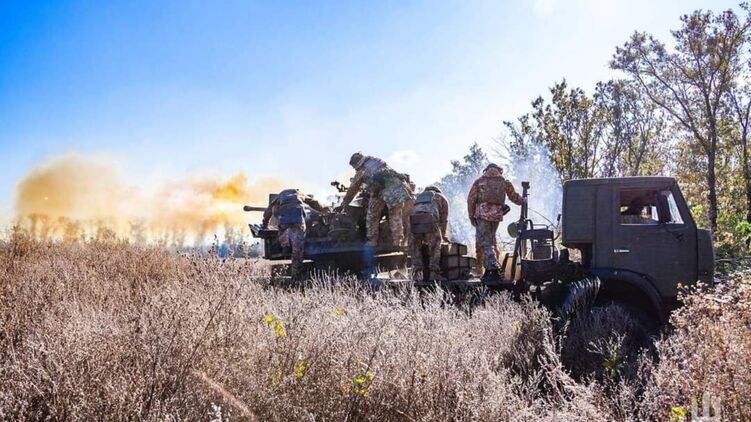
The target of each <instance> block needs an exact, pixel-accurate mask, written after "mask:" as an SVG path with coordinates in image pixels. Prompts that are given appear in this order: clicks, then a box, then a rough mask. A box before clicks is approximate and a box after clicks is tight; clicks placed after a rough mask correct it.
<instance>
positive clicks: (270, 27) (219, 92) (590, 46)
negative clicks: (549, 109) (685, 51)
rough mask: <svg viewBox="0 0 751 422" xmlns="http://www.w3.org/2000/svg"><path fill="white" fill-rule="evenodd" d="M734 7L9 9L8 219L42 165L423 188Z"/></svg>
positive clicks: (4, 113) (4, 54)
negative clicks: (371, 177) (70, 157)
mask: <svg viewBox="0 0 751 422" xmlns="http://www.w3.org/2000/svg"><path fill="white" fill-rule="evenodd" d="M734 5H735V2H732V1H696V0H684V1H680V0H673V1H659V2H654V1H644V0H637V1H623V2H611V1H605V0H572V1H562V0H536V1H522V0H511V1H500V2H476V1H456V2H438V1H431V2H420V1H417V2H388V1H383V2H339V1H337V2H334V1H331V2H327V1H324V2H312V1H311V2H302V1H301V2H281V1H266V2H252V1H217V2H207V1H204V2H194V1H186V0H181V1H140V0H139V1H127V2H91V1H80V2H78V1H69V2H63V1H57V2H56V1H45V2H35V1H18V2H16V1H7V0H0V157H2V166H0V217H2V216H8V215H10V214H11V213H12V203H13V192H14V188H15V185H16V183H17V182H18V180H19V179H20V178H22V177H23V175H24V174H25V173H26V172H28V171H29V169H31V168H32V167H33V166H34V165H36V164H38V163H40V162H43V161H45V160H48V159H50V158H53V157H56V156H59V155H61V154H66V153H79V154H84V155H96V156H106V157H109V158H112V159H114V161H116V162H118V163H120V165H121V166H122V168H123V169H124V172H125V173H126V174H127V175H129V177H132V178H134V179H143V180H154V179H155V178H156V179H158V178H170V177H175V176H178V175H183V174H185V173H189V172H198V171H211V172H215V173H218V174H227V175H229V174H233V173H235V172H237V171H244V172H245V173H246V174H247V175H248V176H249V178H251V179H254V178H256V177H261V176H269V175H279V176H282V177H284V178H287V179H289V180H291V181H295V182H297V181H303V182H304V183H305V184H306V185H307V186H308V187H310V188H311V189H313V190H317V191H318V192H319V193H321V192H325V189H326V186H327V183H328V181H330V180H332V178H334V177H336V176H340V175H342V174H344V173H345V172H347V170H348V167H347V160H348V158H349V156H350V154H351V153H352V152H354V151H358V150H361V151H363V152H365V153H366V154H372V155H378V156H381V157H383V158H391V161H392V165H393V166H394V167H397V168H399V169H400V170H403V171H407V172H410V173H412V174H413V176H414V177H415V179H417V181H418V183H419V184H424V183H430V182H432V181H434V180H435V179H437V178H438V177H440V176H441V175H442V174H444V173H445V172H446V171H448V169H449V167H450V165H449V160H450V159H454V158H458V157H460V156H461V155H463V154H464V152H465V151H466V149H467V148H468V146H469V145H470V144H471V143H473V142H480V143H481V144H487V143H488V142H490V140H491V139H492V138H493V137H496V136H497V135H498V134H499V133H500V131H501V122H502V121H503V120H509V119H513V118H515V117H516V116H518V115H520V114H522V113H524V112H526V111H528V109H529V103H530V101H531V100H532V99H533V98H534V97H535V96H537V95H539V94H542V93H544V92H546V89H547V87H549V86H550V85H552V83H553V82H555V81H557V80H560V79H561V78H563V77H566V78H567V79H568V80H569V81H570V82H571V83H572V84H577V85H581V86H583V87H584V88H585V89H587V90H591V87H592V86H593V85H594V84H595V82H596V81H598V80H602V79H607V78H610V77H613V76H617V74H614V73H613V72H612V71H610V70H609V69H608V68H607V62H608V60H609V58H610V57H611V56H612V54H613V52H614V49H615V46H616V45H620V44H622V43H623V42H625V41H626V39H627V38H628V36H629V35H630V34H631V33H632V32H633V31H634V30H646V31H648V32H651V33H653V34H655V35H657V36H659V37H660V38H662V39H667V38H668V36H669V32H668V31H669V30H670V29H673V28H676V27H677V26H678V25H679V20H678V18H679V16H680V15H681V14H683V13H688V12H690V11H691V10H693V9H696V8H712V9H714V10H720V9H725V8H729V7H733V6H734Z"/></svg>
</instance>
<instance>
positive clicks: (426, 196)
mask: <svg viewBox="0 0 751 422" xmlns="http://www.w3.org/2000/svg"><path fill="white" fill-rule="evenodd" d="M448 218H449V202H448V200H447V199H446V197H445V196H443V194H442V193H441V190H440V189H438V188H437V187H435V186H428V187H427V188H425V190H424V191H423V192H422V193H420V194H419V195H417V198H416V199H415V204H414V207H413V208H412V212H411V215H410V229H411V230H410V231H411V237H410V249H411V255H412V269H413V270H414V272H415V280H420V279H429V280H436V281H444V280H446V278H445V277H443V275H441V243H443V241H448V234H447V233H446V231H447V230H448V221H449V220H448ZM423 247H426V248H427V250H428V259H429V264H428V268H429V269H430V273H429V275H428V274H427V273H425V272H424V267H423V253H422V252H423ZM420 269H423V271H420ZM421 273H422V274H421ZM421 275H422V276H423V277H421Z"/></svg>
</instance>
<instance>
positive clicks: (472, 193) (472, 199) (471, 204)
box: [467, 181, 479, 221]
mask: <svg viewBox="0 0 751 422" xmlns="http://www.w3.org/2000/svg"><path fill="white" fill-rule="evenodd" d="M478 193H479V187H478V183H477V181H475V183H473V184H472V187H471V188H470V189H469V194H468V195H467V212H468V213H469V220H470V221H472V220H473V219H474V218H475V208H476V207H477V195H478Z"/></svg>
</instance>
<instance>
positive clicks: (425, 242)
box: [409, 227, 443, 273]
mask: <svg viewBox="0 0 751 422" xmlns="http://www.w3.org/2000/svg"><path fill="white" fill-rule="evenodd" d="M442 242H443V238H442V237H441V230H440V229H439V228H438V227H436V230H435V231H433V232H431V233H418V234H415V233H413V234H412V235H411V236H410V239H409V248H410V255H411V256H412V270H413V271H415V272H416V271H419V270H421V269H422V270H423V271H424V270H425V268H423V254H422V252H423V246H425V247H427V250H428V269H430V271H431V272H435V273H440V272H441V243H442Z"/></svg>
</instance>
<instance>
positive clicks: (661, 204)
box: [657, 195, 673, 224]
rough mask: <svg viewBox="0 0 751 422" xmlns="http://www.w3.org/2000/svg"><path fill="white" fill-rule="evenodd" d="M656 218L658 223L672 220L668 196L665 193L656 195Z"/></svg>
mask: <svg viewBox="0 0 751 422" xmlns="http://www.w3.org/2000/svg"><path fill="white" fill-rule="evenodd" d="M657 218H659V221H658V222H659V223H660V224H667V223H670V222H671V221H673V215H672V214H670V204H669V203H668V197H667V196H665V195H657Z"/></svg>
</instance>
